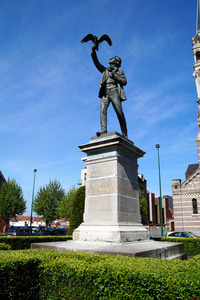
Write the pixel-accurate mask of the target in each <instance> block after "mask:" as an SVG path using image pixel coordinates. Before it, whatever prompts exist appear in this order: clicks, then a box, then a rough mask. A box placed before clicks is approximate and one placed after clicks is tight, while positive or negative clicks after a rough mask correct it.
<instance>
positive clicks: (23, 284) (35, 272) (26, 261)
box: [0, 251, 41, 300]
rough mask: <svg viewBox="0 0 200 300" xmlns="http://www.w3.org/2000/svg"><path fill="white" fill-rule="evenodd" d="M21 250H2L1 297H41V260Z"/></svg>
mask: <svg viewBox="0 0 200 300" xmlns="http://www.w3.org/2000/svg"><path fill="white" fill-rule="evenodd" d="M20 253H21V252H20V251H0V295H1V299H6V300H7V299H12V300H14V299H24V300H25V299H30V300H31V299H35V300H36V299H39V293H40V285H39V278H40V274H41V260H40V259H39V258H38V257H37V256H35V255H32V256H29V255H27V254H26V255H22V253H21V254H20Z"/></svg>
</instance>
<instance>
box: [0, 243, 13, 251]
mask: <svg viewBox="0 0 200 300" xmlns="http://www.w3.org/2000/svg"><path fill="white" fill-rule="evenodd" d="M0 250H11V246H10V245H8V244H5V243H1V244H0Z"/></svg>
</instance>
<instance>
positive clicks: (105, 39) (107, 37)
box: [99, 34, 113, 46]
mask: <svg viewBox="0 0 200 300" xmlns="http://www.w3.org/2000/svg"><path fill="white" fill-rule="evenodd" d="M103 41H106V42H108V44H109V45H110V46H113V43H112V41H111V39H110V38H109V36H108V35H107V34H103V35H102V36H100V38H99V43H101V42H103Z"/></svg>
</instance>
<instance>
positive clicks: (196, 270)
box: [0, 249, 200, 300]
mask: <svg viewBox="0 0 200 300" xmlns="http://www.w3.org/2000/svg"><path fill="white" fill-rule="evenodd" d="M0 271H1V272H0V294H1V298H2V299H41V300H48V299H49V300H50V299H55V300H61V299H69V300H70V299H73V300H74V299H77V300H79V299H80V300H82V299H87V300H103V299H107V300H112V299H113V300H114V299H115V300H120V299H123V300H124V299H134V300H135V299H136V300H137V299H138V300H139V299H145V300H156V299H159V300H160V299H162V300H163V299H168V300H169V299H170V300H171V299H172V300H173V299H181V300H184V299H185V300H186V299H199V298H198V296H199V295H200V280H199V278H200V256H196V257H194V258H192V259H190V260H188V261H181V260H174V261H170V260H159V259H152V258H132V257H127V256H111V255H98V254H89V253H75V252H59V251H53V250H51V251H50V250H44V249H40V250H37V249H35V250H22V251H1V252H0Z"/></svg>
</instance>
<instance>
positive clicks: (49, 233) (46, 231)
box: [40, 230, 57, 236]
mask: <svg viewBox="0 0 200 300" xmlns="http://www.w3.org/2000/svg"><path fill="white" fill-rule="evenodd" d="M40 235H42V236H44V235H46V236H53V235H57V234H56V233H55V232H54V230H42V231H41V232H40Z"/></svg>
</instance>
